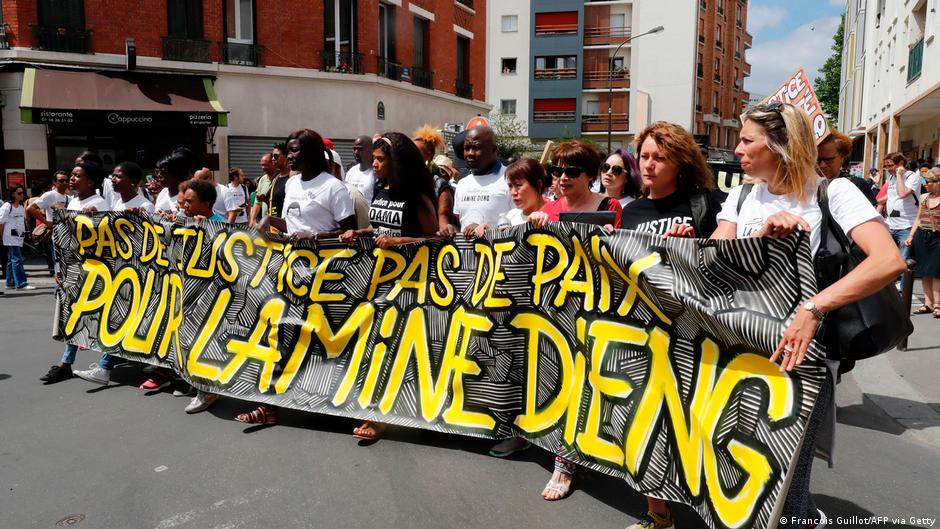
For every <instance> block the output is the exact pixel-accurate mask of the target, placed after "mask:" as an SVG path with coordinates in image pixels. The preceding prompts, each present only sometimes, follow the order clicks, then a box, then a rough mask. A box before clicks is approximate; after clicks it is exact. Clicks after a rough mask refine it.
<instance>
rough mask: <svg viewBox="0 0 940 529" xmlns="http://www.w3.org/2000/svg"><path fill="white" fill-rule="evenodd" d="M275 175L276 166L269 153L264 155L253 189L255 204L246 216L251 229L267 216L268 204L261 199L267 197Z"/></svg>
mask: <svg viewBox="0 0 940 529" xmlns="http://www.w3.org/2000/svg"><path fill="white" fill-rule="evenodd" d="M276 174H277V166H276V165H274V161H273V160H272V159H271V153H265V154H264V156H262V157H261V176H259V177H258V182H257V187H256V188H255V203H254V204H252V205H251V213H250V214H249V215H248V225H249V226H251V227H252V228H254V227H255V224H256V223H257V222H258V221H259V220H260V219H261V217H263V216H265V215H267V214H268V204H267V202H265V200H263V197H266V196H268V191H269V190H270V189H271V183H272V182H273V181H274V178H275V176H276Z"/></svg>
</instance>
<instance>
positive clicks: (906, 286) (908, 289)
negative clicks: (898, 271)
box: [898, 259, 917, 351]
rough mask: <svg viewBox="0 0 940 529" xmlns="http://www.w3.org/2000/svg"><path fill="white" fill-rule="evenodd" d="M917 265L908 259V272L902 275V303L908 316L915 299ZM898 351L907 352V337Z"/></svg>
mask: <svg viewBox="0 0 940 529" xmlns="http://www.w3.org/2000/svg"><path fill="white" fill-rule="evenodd" d="M916 264H917V263H915V262H914V260H913V259H908V260H907V270H905V271H904V274H902V275H901V284H902V286H901V302H902V303H903V305H904V306H905V307H906V308H907V313H908V314H910V313H911V298H913V297H914V266H915V265H916ZM898 351H907V336H905V337H904V339H903V340H901V343H900V344H899V345H898Z"/></svg>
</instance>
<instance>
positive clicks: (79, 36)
mask: <svg viewBox="0 0 940 529" xmlns="http://www.w3.org/2000/svg"><path fill="white" fill-rule="evenodd" d="M29 30H30V31H31V32H32V34H33V49H35V50H43V51H62V52H66V53H91V31H89V30H87V29H81V28H65V27H53V26H39V25H34V24H31V25H30V26H29Z"/></svg>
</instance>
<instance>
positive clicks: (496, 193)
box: [454, 163, 515, 228]
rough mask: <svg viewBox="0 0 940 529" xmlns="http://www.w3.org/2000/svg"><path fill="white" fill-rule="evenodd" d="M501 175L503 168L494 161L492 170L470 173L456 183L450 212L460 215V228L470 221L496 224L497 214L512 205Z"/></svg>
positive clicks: (502, 212)
mask: <svg viewBox="0 0 940 529" xmlns="http://www.w3.org/2000/svg"><path fill="white" fill-rule="evenodd" d="M505 174H506V167H505V166H504V165H503V164H501V163H497V164H496V166H495V167H494V168H493V171H492V172H489V173H487V174H484V175H475V174H473V173H470V174H468V175H467V176H465V177H463V178H461V179H460V181H458V182H457V189H456V191H455V192H454V213H455V214H457V215H458V216H459V217H460V226H461V228H465V227H467V226H468V225H470V224H488V225H490V226H496V224H497V223H498V221H499V216H500V215H505V214H506V213H508V212H509V211H510V210H511V209H513V208H514V207H515V206H514V205H513V203H512V199H511V198H510V197H509V184H508V183H507V182H506V178H505Z"/></svg>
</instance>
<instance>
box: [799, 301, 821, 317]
mask: <svg viewBox="0 0 940 529" xmlns="http://www.w3.org/2000/svg"><path fill="white" fill-rule="evenodd" d="M803 310H805V311H806V312H809V313H810V314H812V315H813V316H816V319H818V320H819V321H822V319H823V318H825V317H826V313H825V312H823V311H821V310H819V307H817V306H816V304H815V303H813V302H812V301H807V302H806V303H804V304H803Z"/></svg>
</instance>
